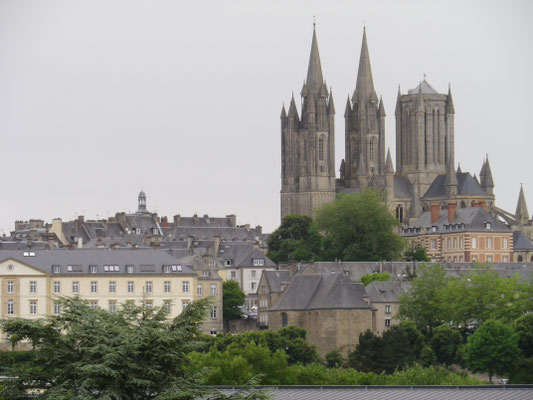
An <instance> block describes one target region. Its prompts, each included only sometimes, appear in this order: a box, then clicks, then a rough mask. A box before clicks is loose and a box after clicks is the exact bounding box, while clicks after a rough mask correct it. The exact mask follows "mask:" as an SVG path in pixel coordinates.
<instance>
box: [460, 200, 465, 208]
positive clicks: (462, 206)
mask: <svg viewBox="0 0 533 400" xmlns="http://www.w3.org/2000/svg"><path fill="white" fill-rule="evenodd" d="M465 207H466V203H465V202H464V200H463V201H461V208H465Z"/></svg>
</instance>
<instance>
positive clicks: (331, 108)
mask: <svg viewBox="0 0 533 400" xmlns="http://www.w3.org/2000/svg"><path fill="white" fill-rule="evenodd" d="M328 114H329V115H333V114H335V104H333V91H332V90H331V88H329V100H328Z"/></svg>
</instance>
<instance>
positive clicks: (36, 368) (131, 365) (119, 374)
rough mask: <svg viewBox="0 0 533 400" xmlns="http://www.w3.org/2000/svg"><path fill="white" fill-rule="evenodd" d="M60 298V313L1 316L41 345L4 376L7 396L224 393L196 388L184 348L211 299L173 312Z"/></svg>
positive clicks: (115, 399)
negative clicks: (106, 306) (7, 377)
mask: <svg viewBox="0 0 533 400" xmlns="http://www.w3.org/2000/svg"><path fill="white" fill-rule="evenodd" d="M59 302H60V304H61V309H62V313H61V314H59V315H53V316H50V317H47V318H45V319H43V320H40V321H27V320H21V319H9V320H3V321H2V323H1V325H2V328H3V329H4V330H5V331H6V332H9V333H11V339H12V341H13V342H14V343H15V344H16V343H17V342H19V341H22V340H30V341H31V342H32V343H34V345H35V348H36V350H35V352H34V358H33V359H32V361H31V362H29V363H24V364H22V363H20V364H19V365H15V366H14V368H13V369H11V370H9V371H8V372H9V374H10V376H16V377H17V378H16V379H13V380H9V381H6V382H5V386H4V387H3V388H2V390H1V392H0V393H1V395H2V396H4V397H6V398H9V399H18V398H23V397H25V396H26V395H27V392H28V390H31V391H33V392H34V393H39V398H43V399H65V400H66V399H77V400H82V399H83V400H88V399H109V400H122V399H128V400H136V399H142V400H145V399H158V400H159V399H161V400H162V399H165V400H167V399H168V400H170V399H196V398H198V396H200V395H205V396H206V398H210V397H211V398H217V399H218V398H225V397H224V396H222V395H221V394H216V393H209V392H207V391H205V390H200V389H198V384H199V383H201V381H199V380H198V378H199V377H198V376H196V375H194V374H193V372H192V371H191V370H190V368H189V364H190V361H189V359H188V357H187V353H188V352H190V351H192V350H194V349H196V348H198V346H199V345H200V344H201V341H200V340H199V338H200V337H201V335H200V332H199V330H198V326H199V323H200V322H201V321H202V320H203V318H204V316H205V311H206V308H207V306H208V304H209V303H208V301H207V300H201V301H197V302H193V303H192V304H191V305H190V306H189V307H187V308H186V309H185V310H184V311H183V312H182V313H181V314H180V315H179V316H178V317H176V318H175V319H173V320H169V319H168V318H167V315H168V313H167V311H166V309H165V308H164V307H163V308H146V307H123V308H121V310H119V311H118V312H116V313H110V312H107V311H106V310H103V309H100V308H96V309H93V308H91V307H90V306H89V304H88V303H87V302H86V301H83V300H80V299H78V298H65V299H61V300H59ZM251 396H252V398H254V397H253V394H252V395H251ZM242 397H243V396H241V398H242ZM259 397H260V396H259Z"/></svg>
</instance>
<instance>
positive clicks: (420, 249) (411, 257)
mask: <svg viewBox="0 0 533 400" xmlns="http://www.w3.org/2000/svg"><path fill="white" fill-rule="evenodd" d="M403 258H404V259H405V261H431V260H430V259H429V257H428V254H427V252H426V248H425V247H424V246H422V244H420V243H419V242H412V243H411V244H409V247H407V250H405V253H404V255H403Z"/></svg>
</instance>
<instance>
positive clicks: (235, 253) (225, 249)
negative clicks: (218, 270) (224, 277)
mask: <svg viewBox="0 0 533 400" xmlns="http://www.w3.org/2000/svg"><path fill="white" fill-rule="evenodd" d="M217 258H219V259H222V260H223V261H226V260H231V266H232V267H251V266H253V259H264V260H265V264H264V265H262V266H261V267H276V266H277V265H276V263H275V262H274V261H272V260H271V259H270V258H268V257H267V256H266V255H265V254H264V253H262V252H261V251H260V250H258V249H255V248H254V244H253V243H252V242H222V243H221V244H220V248H219V250H218V254H217Z"/></svg>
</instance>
